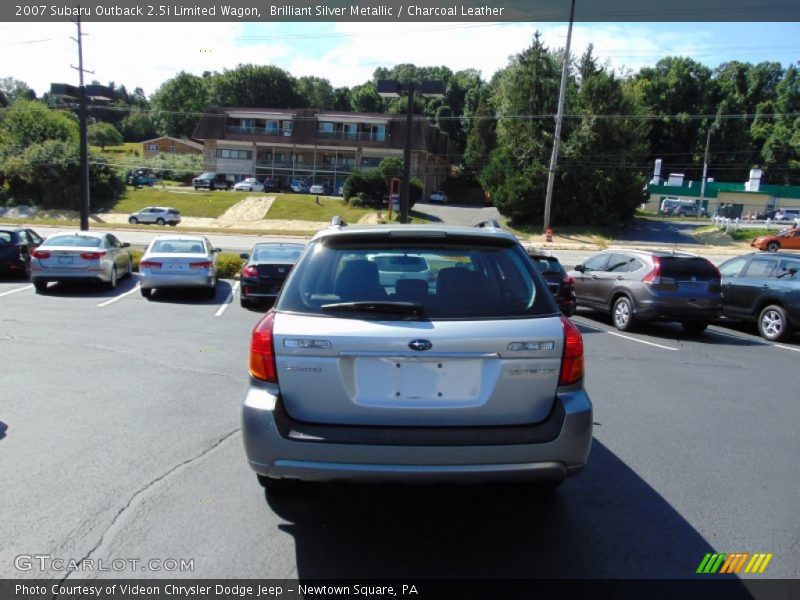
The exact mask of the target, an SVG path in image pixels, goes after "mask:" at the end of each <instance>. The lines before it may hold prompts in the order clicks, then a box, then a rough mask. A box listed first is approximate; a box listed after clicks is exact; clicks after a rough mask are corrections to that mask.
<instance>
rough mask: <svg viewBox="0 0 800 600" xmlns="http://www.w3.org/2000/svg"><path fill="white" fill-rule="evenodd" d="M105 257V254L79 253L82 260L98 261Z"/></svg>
mask: <svg viewBox="0 0 800 600" xmlns="http://www.w3.org/2000/svg"><path fill="white" fill-rule="evenodd" d="M105 255H106V253H105V252H81V258H82V259H83V260H100V259H101V258H103V257H104V256H105Z"/></svg>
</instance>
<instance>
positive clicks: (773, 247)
mask: <svg viewBox="0 0 800 600" xmlns="http://www.w3.org/2000/svg"><path fill="white" fill-rule="evenodd" d="M780 249H781V245H780V244H779V243H778V242H770V243H769V244H767V250H768V251H769V252H777V251H778V250H780Z"/></svg>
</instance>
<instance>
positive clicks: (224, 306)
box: [214, 281, 239, 317]
mask: <svg viewBox="0 0 800 600" xmlns="http://www.w3.org/2000/svg"><path fill="white" fill-rule="evenodd" d="M238 291H239V282H238V281H237V282H236V283H234V284H233V287H232V288H231V293H230V294H228V297H227V298H225V302H223V303H222V305H221V306H220V307H219V308H218V309H217V312H215V313H214V316H215V317H221V316H222V313H224V312H225V310H226V309H227V308H228V307H229V306H230V305H231V302H233V297H234V296H235V295H236V292H238Z"/></svg>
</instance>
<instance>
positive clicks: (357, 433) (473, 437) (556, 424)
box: [242, 225, 592, 493]
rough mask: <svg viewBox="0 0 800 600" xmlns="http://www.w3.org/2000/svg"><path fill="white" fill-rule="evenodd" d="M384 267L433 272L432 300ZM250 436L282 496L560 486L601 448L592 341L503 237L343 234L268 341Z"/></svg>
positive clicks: (249, 414)
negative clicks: (592, 388) (403, 263)
mask: <svg viewBox="0 0 800 600" xmlns="http://www.w3.org/2000/svg"><path fill="white" fill-rule="evenodd" d="M376 255H380V256H395V257H398V258H401V257H404V256H419V257H423V258H425V260H426V263H427V264H428V265H429V266H430V268H431V269H432V270H433V272H434V274H435V280H434V285H433V287H432V289H430V288H429V287H428V285H427V282H425V281H422V280H418V279H411V278H409V279H400V280H398V281H397V282H396V285H395V289H394V291H392V290H390V289H387V287H385V286H383V285H381V283H380V279H379V270H378V265H377V264H376V263H375V262H374V261H373V260H370V257H374V256H376ZM403 282H406V283H408V284H409V285H408V286H405V285H402V283H403ZM417 284H419V285H417ZM416 287H419V289H416V290H415V289H413V288H416ZM412 291H413V292H415V293H414V294H407V293H406V292H412ZM242 433H243V439H244V446H245V451H246V454H247V458H248V461H249V463H250V466H251V467H252V469H253V470H255V472H256V474H257V476H258V479H259V481H260V482H261V484H262V485H264V486H265V487H266V488H267V492H268V493H275V492H277V491H279V490H280V489H281V487H284V488H285V487H286V484H287V483H289V482H291V480H314V481H330V480H351V481H353V480H359V481H387V480H403V481H407V482H420V481H439V480H444V481H470V480H471V481H492V480H516V481H536V482H540V483H541V482H546V483H548V484H552V485H557V484H559V483H560V482H561V481H562V480H563V479H564V478H565V477H568V476H570V475H574V474H576V473H578V472H579V471H580V470H581V469H582V468H583V466H584V465H585V463H586V459H587V456H588V453H589V447H590V444H591V440H592V405H591V402H590V400H589V397H588V395H587V394H586V391H585V390H584V385H583V340H582V338H581V334H580V332H579V331H578V329H577V328H576V327H575V326H574V325H573V324H572V323H571V322H570V321H569V320H568V319H566V317H564V316H563V315H561V314H560V313H559V311H558V308H557V307H556V305H555V303H554V302H553V297H552V295H551V294H550V292H549V290H548V288H547V285H546V283H545V282H544V280H543V279H542V277H541V276H540V275H539V273H538V271H537V270H536V269H535V267H534V266H533V264H532V263H531V261H530V260H529V259H528V257H527V255H526V254H525V251H524V250H523V248H522V246H521V245H520V244H519V242H518V241H517V240H516V238H514V237H513V236H512V235H510V234H508V233H506V232H503V231H501V230H500V229H497V228H495V227H482V228H468V227H448V226H411V225H405V226H391V225H389V226H375V227H366V226H362V227H347V226H343V225H339V226H334V227H331V228H328V229H327V230H324V231H322V232H320V233H318V234H317V235H315V236H314V238H313V239H312V240H311V242H310V244H309V247H308V248H307V250H306V251H305V252H304V253H303V255H302V257H301V259H300V261H299V262H298V263H297V265H296V266H295V268H294V269H293V270H292V273H291V275H290V276H289V279H288V280H287V281H286V283H285V284H284V288H283V290H282V292H281V295H280V296H279V298H278V300H277V302H276V305H275V307H274V308H273V309H272V310H271V311H270V312H268V313H267V314H266V315H265V316H264V318H262V319H261V321H260V322H259V323H258V325H256V327H255V329H254V330H253V334H252V340H251V346H250V386H249V389H248V391H247V394H246V396H245V399H244V406H243V426H242Z"/></svg>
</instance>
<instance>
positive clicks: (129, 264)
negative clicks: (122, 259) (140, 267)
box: [125, 255, 133, 279]
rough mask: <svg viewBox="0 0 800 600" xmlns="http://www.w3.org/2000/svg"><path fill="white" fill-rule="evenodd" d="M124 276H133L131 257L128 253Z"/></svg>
mask: <svg viewBox="0 0 800 600" xmlns="http://www.w3.org/2000/svg"><path fill="white" fill-rule="evenodd" d="M125 277H127V278H128V279H130V278H131V277H133V259H132V258H131V257H130V255H128V270H127V271H126V272H125Z"/></svg>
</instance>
